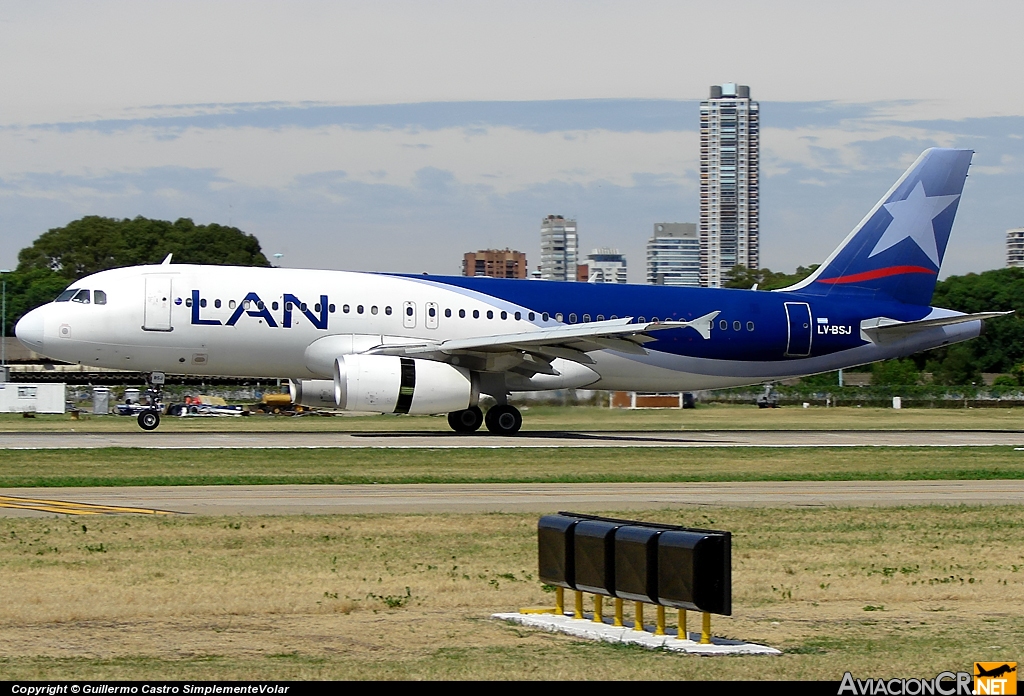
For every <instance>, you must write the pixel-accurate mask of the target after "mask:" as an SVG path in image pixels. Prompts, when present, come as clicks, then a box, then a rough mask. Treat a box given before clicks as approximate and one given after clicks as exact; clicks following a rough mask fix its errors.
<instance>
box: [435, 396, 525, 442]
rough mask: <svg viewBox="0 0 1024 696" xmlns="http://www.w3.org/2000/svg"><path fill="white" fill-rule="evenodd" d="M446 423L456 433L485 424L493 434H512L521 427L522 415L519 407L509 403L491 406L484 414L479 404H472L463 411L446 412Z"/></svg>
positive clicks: (469, 431) (472, 429)
mask: <svg viewBox="0 0 1024 696" xmlns="http://www.w3.org/2000/svg"><path fill="white" fill-rule="evenodd" d="M448 425H450V426H451V428H452V430H454V431H455V432H457V433H473V432H476V431H477V430H479V429H480V426H481V425H486V426H487V429H488V430H489V431H490V432H492V433H494V434H495V435H512V434H514V433H517V432H519V429H520V428H522V427H523V415H522V414H521V413H519V409H517V408H516V407H515V406H511V405H509V404H497V405H495V406H492V407H491V408H490V409H489V410H488V411H487V415H486V416H484V414H483V412H482V411H481V410H480V407H479V406H472V407H470V408H467V409H465V410H464V411H452V412H451V413H449V414H448Z"/></svg>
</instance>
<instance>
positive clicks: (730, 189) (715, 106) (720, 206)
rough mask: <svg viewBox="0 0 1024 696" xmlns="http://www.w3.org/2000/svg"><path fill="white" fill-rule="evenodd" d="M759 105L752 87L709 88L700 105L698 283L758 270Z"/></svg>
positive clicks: (713, 284) (714, 283) (719, 283)
mask: <svg viewBox="0 0 1024 696" xmlns="http://www.w3.org/2000/svg"><path fill="white" fill-rule="evenodd" d="M759 137H760V129H759V112H758V104H757V102H755V101H751V100H750V87H748V86H746V85H737V84H734V83H727V84H724V85H714V86H712V87H711V95H710V97H709V98H708V99H707V100H705V101H702V102H701V103H700V283H701V285H703V286H704V287H710V288H718V287H721V286H722V283H723V282H724V281H725V280H726V279H727V278H728V276H729V273H730V271H731V270H732V268H733V267H734V266H737V265H743V266H746V267H747V268H759V267H760V258H761V256H760V246H759V238H758V211H759V205H758V201H759V199H758V195H759V188H758V161H759V148H758V144H759Z"/></svg>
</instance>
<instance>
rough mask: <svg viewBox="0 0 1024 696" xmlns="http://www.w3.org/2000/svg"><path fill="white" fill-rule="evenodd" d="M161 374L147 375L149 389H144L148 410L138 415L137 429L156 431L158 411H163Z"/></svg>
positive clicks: (151, 373) (162, 381) (163, 378)
mask: <svg viewBox="0 0 1024 696" xmlns="http://www.w3.org/2000/svg"><path fill="white" fill-rule="evenodd" d="M165 379H166V378H165V375H164V373H163V372H150V373H149V387H148V388H147V389H146V400H147V401H148V402H149V408H148V409H146V410H145V411H142V412H141V413H139V417H138V421H139V427H140V428H142V429H143V430H156V428H157V426H158V425H160V411H161V410H162V409H163V400H164V399H163V393H162V392H163V386H164V381H165Z"/></svg>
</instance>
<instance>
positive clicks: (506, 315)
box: [501, 310, 508, 319]
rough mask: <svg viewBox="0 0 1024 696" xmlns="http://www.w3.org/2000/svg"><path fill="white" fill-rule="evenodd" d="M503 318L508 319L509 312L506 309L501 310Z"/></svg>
mask: <svg viewBox="0 0 1024 696" xmlns="http://www.w3.org/2000/svg"><path fill="white" fill-rule="evenodd" d="M501 318H502V319H508V312H506V311H504V310H502V312H501Z"/></svg>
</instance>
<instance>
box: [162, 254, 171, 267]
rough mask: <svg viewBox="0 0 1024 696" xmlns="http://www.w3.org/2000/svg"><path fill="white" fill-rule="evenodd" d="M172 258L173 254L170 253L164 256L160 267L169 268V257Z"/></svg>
mask: <svg viewBox="0 0 1024 696" xmlns="http://www.w3.org/2000/svg"><path fill="white" fill-rule="evenodd" d="M172 256H174V254H173V253H170V254H168V255H167V256H165V257H164V260H163V263H161V264H160V265H161V266H170V265H171V257H172Z"/></svg>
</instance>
